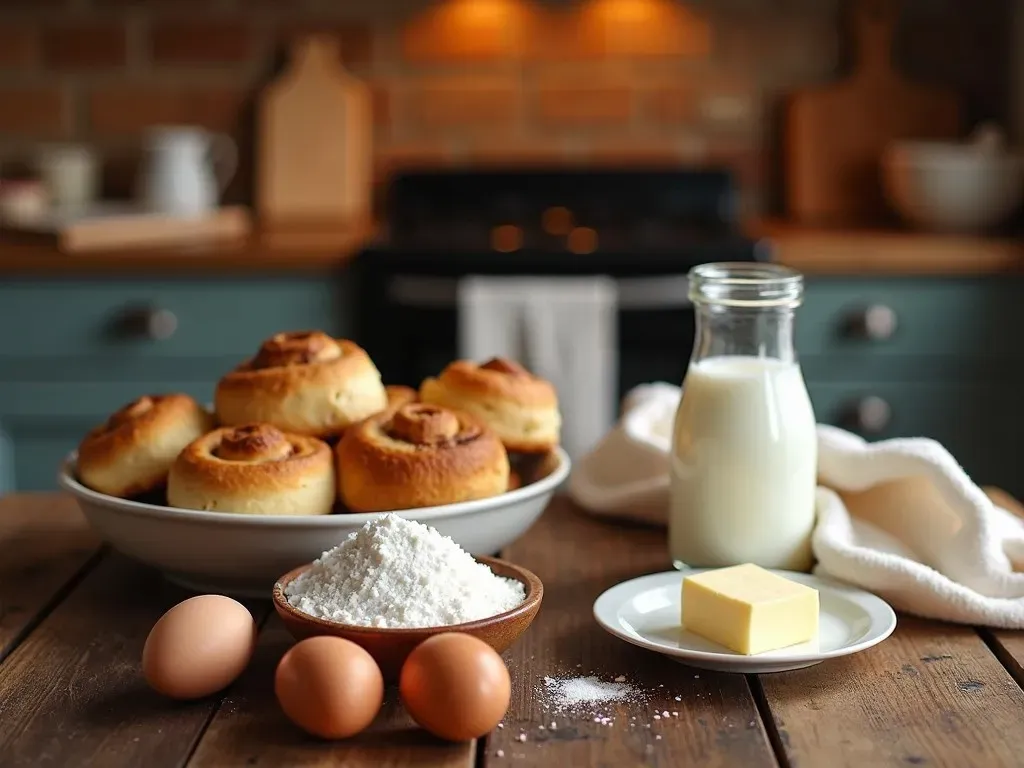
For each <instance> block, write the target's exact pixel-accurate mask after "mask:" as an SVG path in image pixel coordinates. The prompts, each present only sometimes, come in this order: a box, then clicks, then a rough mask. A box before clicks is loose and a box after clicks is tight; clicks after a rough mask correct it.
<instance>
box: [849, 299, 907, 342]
mask: <svg viewBox="0 0 1024 768" xmlns="http://www.w3.org/2000/svg"><path fill="white" fill-rule="evenodd" d="M897 325H898V322H897V319H896V312H895V310H893V309H892V307H887V306H885V305H884V304H872V305H871V306H869V307H867V308H866V309H861V310H858V311H857V312H854V313H853V314H851V315H850V316H849V317H847V319H846V322H845V329H844V330H845V335H846V336H847V337H849V338H854V339H867V340H869V341H886V340H888V339H891V338H892V337H893V334H895V333H896V327H897Z"/></svg>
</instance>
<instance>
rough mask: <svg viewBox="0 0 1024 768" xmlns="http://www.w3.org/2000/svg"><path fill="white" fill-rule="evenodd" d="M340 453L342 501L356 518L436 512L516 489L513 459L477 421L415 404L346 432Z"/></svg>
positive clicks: (339, 484)
mask: <svg viewBox="0 0 1024 768" xmlns="http://www.w3.org/2000/svg"><path fill="white" fill-rule="evenodd" d="M335 453H336V456H337V460H338V477H339V481H338V487H339V491H340V496H341V500H342V501H343V502H344V503H345V506H346V507H348V508H349V509H350V510H352V511H353V512H381V511H385V510H392V509H413V508H416V507H432V506H436V505H439V504H454V503H455V502H459V501H469V500H471V499H483V498H488V497H490V496H497V495H498V494H500V493H504V492H505V491H506V490H507V489H508V473H509V466H508V455H507V454H506V453H505V448H504V447H503V446H502V444H501V441H500V440H499V439H498V437H497V436H496V435H495V434H494V433H493V432H491V431H490V430H489V429H487V427H485V426H483V425H482V424H480V423H479V422H477V421H476V420H475V419H473V418H472V417H470V416H467V415H466V414H463V413H459V412H457V411H451V410H448V409H446V408H441V407H439V406H436V405H426V404H424V403H407V404H406V405H403V406H400V407H399V408H398V409H396V410H394V411H384V412H383V413H380V414H377V415H376V416H371V417H370V418H368V419H366V420H365V421H363V422H361V423H359V424H356V425H355V426H353V427H352V428H351V429H349V430H347V431H346V432H345V436H344V437H342V438H341V442H339V443H338V446H337V448H336V449H335Z"/></svg>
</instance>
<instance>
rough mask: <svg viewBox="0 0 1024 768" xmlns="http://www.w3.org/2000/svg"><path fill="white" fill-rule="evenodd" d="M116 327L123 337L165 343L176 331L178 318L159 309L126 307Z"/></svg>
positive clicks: (166, 310)
mask: <svg viewBox="0 0 1024 768" xmlns="http://www.w3.org/2000/svg"><path fill="white" fill-rule="evenodd" d="M116 326H117V328H118V330H119V331H120V333H121V335H123V336H128V337H134V338H140V337H141V338H145V339H151V340H153V341H165V340H167V339H169V338H171V337H172V336H173V335H174V333H175V331H177V330H178V317H177V315H175V314H174V313H173V312H171V310H169V309H160V308H159V307H149V306H142V307H127V308H125V310H124V311H123V312H122V313H121V315H120V317H119V318H118V319H117V322H116Z"/></svg>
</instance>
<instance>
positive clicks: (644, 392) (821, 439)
mask: <svg viewBox="0 0 1024 768" xmlns="http://www.w3.org/2000/svg"><path fill="white" fill-rule="evenodd" d="M679 393H680V390H679V388H678V387H676V386H673V385H671V384H664V383H656V384H649V385H644V386H642V387H637V388H636V389H634V390H633V391H632V392H631V393H630V394H629V396H627V398H626V399H625V401H624V403H623V415H622V417H621V419H620V420H619V423H618V425H617V426H616V427H615V428H614V429H613V430H612V431H611V432H609V433H608V434H607V435H606V436H605V437H604V438H603V439H602V441H601V442H600V443H599V444H598V446H597V447H596V448H595V449H594V450H593V451H591V452H590V453H589V454H588V455H587V456H585V457H583V458H582V459H581V460H580V461H579V462H577V464H576V467H575V469H574V471H573V474H572V477H571V478H570V480H569V493H570V494H571V495H572V496H573V498H574V499H575V500H576V502H577V503H579V504H580V505H581V506H582V507H584V508H586V509H588V510H590V511H591V512H593V513H594V514H598V515H606V516H611V517H622V518H632V519H639V520H642V521H644V522H648V523H655V524H664V523H665V521H666V515H667V509H668V452H669V450H670V446H671V430H672V420H673V415H674V413H675V409H676V405H677V404H678V402H679ZM818 483H819V487H818V493H817V513H818V519H817V523H816V527H815V530H814V534H813V537H812V546H813V549H814V554H815V557H816V558H817V566H816V567H815V573H818V574H820V575H823V576H830V577H833V578H836V579H839V580H841V581H845V582H848V583H851V584H855V585H857V586H859V587H862V588H863V589H866V590H868V591H871V592H875V593H877V594H878V595H881V596H882V597H883V598H885V599H886V600H888V601H889V602H890V603H891V604H892V605H893V607H895V608H897V609H900V610H903V611H906V612H908V613H914V614H917V615H919V616H924V617H928V618H935V619H943V620H946V621H955V622H960V623H965V624H982V625H988V626H993V627H1006V628H1013V629H1021V628H1024V573H1021V572H1018V570H1020V571H1024V520H1022V519H1021V518H1019V517H1017V516H1016V515H1014V514H1012V513H1011V512H1008V511H1006V510H1004V509H1002V508H1000V507H999V506H997V505H996V504H994V503H993V502H992V501H991V500H990V499H989V497H988V496H987V495H986V494H985V493H984V491H982V490H981V489H980V488H979V487H978V486H977V485H975V484H974V483H973V482H972V481H971V479H970V478H969V477H968V476H967V474H966V473H965V472H964V471H963V469H961V467H960V465H959V464H958V463H957V461H956V459H954V458H953V457H952V456H951V455H950V454H949V452H948V451H947V450H946V449H945V448H943V447H942V446H941V445H940V444H939V443H937V442H935V441H934V440H930V439H927V438H900V439H892V440H885V441H881V442H877V443H868V442H866V441H864V440H862V439H861V438H860V437H857V436H856V435H852V434H850V433H849V432H845V431H843V430H841V429H836V428H835V427H830V426H824V425H819V426H818Z"/></svg>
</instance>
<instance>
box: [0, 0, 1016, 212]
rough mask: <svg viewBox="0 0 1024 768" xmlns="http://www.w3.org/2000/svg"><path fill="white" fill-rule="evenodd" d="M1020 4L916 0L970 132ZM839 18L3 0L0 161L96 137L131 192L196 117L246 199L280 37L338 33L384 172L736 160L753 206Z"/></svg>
mask: <svg viewBox="0 0 1024 768" xmlns="http://www.w3.org/2000/svg"><path fill="white" fill-rule="evenodd" d="M1013 4H1014V3H1013V0H986V2H980V3H979V2H972V0H912V1H911V2H904V3H902V5H903V20H902V22H901V24H900V26H899V30H898V32H897V35H896V40H895V53H894V57H895V60H896V62H897V63H898V65H899V67H900V68H901V69H902V70H903V71H904V73H905V74H907V75H908V76H909V77H912V78H913V79H915V80H919V81H921V82H925V83H935V84H941V85H945V86H951V87H955V88H956V89H957V90H958V91H959V92H960V94H961V95H962V98H963V103H964V111H965V119H966V124H967V125H973V124H975V123H976V122H978V121H979V120H982V119H994V120H996V121H999V122H1000V123H1001V124H1004V125H1006V124H1007V122H1008V120H1009V118H1010V111H1011V109H1012V107H1011V99H1010V80H1011V51H1012V45H1011V36H1010V30H1011V29H1012V24H1013V21H1012V20H1013ZM839 11H840V4H839V3H838V2H836V1H835V0H696V1H694V2H686V3H682V2H677V0H585V1H584V0H579V1H576V2H567V1H558V2H537V1H536V0H446V1H445V2H422V1H420V2H417V1H416V0H383V2H375V3H359V2H332V1H331V0H295V1H294V2H285V0H213V1H212V2H201V0H193V1H192V2H185V3H178V2H171V0H24V1H23V2H19V0H5V1H4V2H3V3H2V4H0V104H2V105H3V109H2V110H0V152H2V153H3V155H2V156H3V157H6V158H8V159H12V158H18V157H21V156H29V154H30V149H31V147H32V146H33V145H34V144H35V143H36V142H38V141H39V140H42V139H46V140H59V139H81V140H86V141H89V142H91V143H94V144H95V145H96V146H97V147H99V148H100V149H101V150H102V151H103V152H104V154H105V156H106V157H107V158H108V166H109V169H108V172H107V176H108V186H109V188H110V190H111V191H112V192H113V193H116V194H125V193H127V192H128V191H129V189H130V183H131V180H132V179H133V178H134V171H135V164H136V158H137V155H138V146H139V144H138V142H139V139H140V136H141V134H142V133H143V131H144V129H145V128H147V127H148V126H150V125H154V124H166V123H173V124H195V125H202V126H205V127H208V128H211V129H214V130H217V131H226V132H229V133H231V134H232V135H234V136H235V137H236V139H237V140H238V142H239V145H240V147H242V148H243V151H242V152H241V155H242V158H243V162H242V163H241V167H240V169H239V172H238V174H237V175H236V176H235V179H234V180H233V183H232V185H231V189H230V190H229V192H228V199H229V200H232V201H246V200H249V199H251V194H252V189H253V185H252V162H251V154H252V153H251V147H252V143H253V142H252V128H253V115H252V110H253V99H254V96H255V94H256V93H257V89H258V88H259V87H260V86H261V85H262V84H264V83H265V82H266V81H267V79H268V77H269V76H270V75H271V73H272V72H273V71H274V70H275V67H277V66H279V62H280V58H281V53H282V43H284V42H285V41H287V40H288V39H289V38H290V37H291V36H293V35H295V34H296V33H302V32H310V31H325V32H328V33H330V34H332V35H334V36H335V37H336V38H337V40H338V43H339V46H340V50H341V56H342V58H343V59H344V61H345V62H346V63H347V64H348V65H349V67H350V68H351V71H352V72H353V74H355V75H357V76H359V77H360V78H364V79H365V80H366V81H367V82H368V83H369V84H370V85H371V87H372V89H373V111H374V147H375V149H374V156H375V160H376V178H378V179H384V178H386V177H387V175H388V174H389V172H390V171H392V170H393V169H395V168H404V167H408V166H410V165H429V166H436V165H439V164H459V165H462V164H479V163H491V162H494V161H503V162H504V161H519V162H531V163H549V162H558V163H566V162H569V163H579V164H588V165H589V164H621V163H633V162H647V163H659V164H691V163H695V162H697V163H716V162H721V163H725V164H727V165H728V166H729V167H731V168H733V169H734V170H735V172H736V173H737V174H738V175H739V177H740V179H741V180H742V182H743V189H744V191H745V193H746V195H745V200H746V201H747V202H748V203H749V206H750V209H751V210H752V211H754V212H757V211H760V210H762V209H765V208H768V209H771V208H773V207H778V205H779V204H780V203H779V192H778V185H779V180H778V175H779V174H778V170H777V167H776V166H777V164H778V147H779V142H778V130H777V122H778V114H777V112H778V107H779V99H780V97H782V96H783V95H784V94H785V93H786V92H787V91H789V90H792V89H793V88H796V87H802V86H807V85H809V84H814V83H820V82H825V81H827V80H829V79H831V78H833V77H834V76H835V75H836V73H837V71H839V69H840V67H841V66H842V65H843V63H844V61H846V60H848V57H849V53H850V50H849V49H850V46H849V45H848V39H849V36H848V35H846V34H845V33H844V32H843V31H842V30H841V29H840V24H839ZM247 149H249V151H246V150H247Z"/></svg>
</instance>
